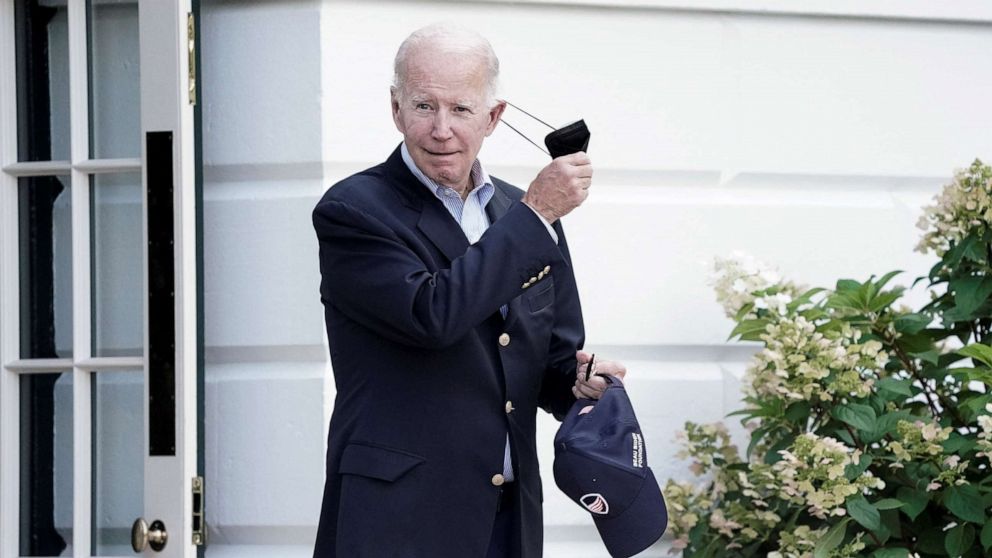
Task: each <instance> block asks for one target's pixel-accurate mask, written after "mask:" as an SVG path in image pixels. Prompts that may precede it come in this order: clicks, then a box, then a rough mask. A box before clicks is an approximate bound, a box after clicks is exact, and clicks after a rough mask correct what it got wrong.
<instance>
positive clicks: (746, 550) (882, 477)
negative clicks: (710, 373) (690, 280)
mask: <svg viewBox="0 0 992 558" xmlns="http://www.w3.org/2000/svg"><path fill="white" fill-rule="evenodd" d="M919 226H920V228H922V229H923V231H924V234H923V237H922V240H921V241H920V244H919V246H918V250H920V251H921V252H923V253H927V254H933V255H934V256H935V257H936V258H938V261H937V263H936V265H934V266H933V268H932V269H931V271H930V273H929V275H928V276H926V277H921V278H919V279H917V280H916V282H917V283H923V284H924V285H925V286H926V288H927V289H928V290H929V293H930V298H931V300H930V302H929V303H927V304H926V305H925V306H923V307H922V308H919V309H918V310H913V309H911V308H909V307H906V306H904V305H901V304H900V299H901V298H902V295H903V293H904V288H903V287H897V286H891V285H890V281H891V280H892V279H893V277H895V276H896V275H897V274H898V272H891V273H887V274H885V275H883V276H881V277H875V276H872V277H870V278H868V279H867V280H865V281H856V280H851V279H841V280H839V281H837V283H836V285H835V286H834V288H833V289H823V288H808V287H805V286H802V285H799V284H796V283H793V282H790V281H788V280H786V279H784V278H783V277H782V276H781V275H780V274H779V273H777V272H776V271H774V270H773V269H770V268H768V267H766V266H764V265H762V264H761V263H759V262H756V261H755V260H753V259H752V258H749V257H747V256H746V255H741V254H737V255H735V256H734V257H732V258H728V259H718V260H717V262H716V266H715V268H716V269H715V274H714V286H715V289H716V294H717V300H718V301H719V302H720V304H721V305H722V306H723V308H724V310H725V312H726V314H727V316H728V317H730V318H731V319H732V320H733V321H734V322H735V323H736V327H735V328H734V329H733V332H732V333H731V338H738V339H740V340H743V341H757V342H760V343H761V350H760V351H759V352H758V353H757V354H756V355H755V356H754V357H753V359H752V360H751V362H750V364H749V366H748V368H747V371H746V374H745V377H744V380H743V384H744V399H743V400H744V409H743V410H741V411H739V412H737V413H733V414H734V415H739V416H740V417H741V419H742V423H743V424H744V425H745V426H746V427H747V429H748V430H749V431H750V443H749V445H748V447H747V448H745V449H744V451H743V453H742V452H740V451H739V450H738V448H736V447H734V446H733V445H732V443H731V438H730V435H729V434H728V432H727V430H726V428H725V427H724V426H723V425H722V424H719V423H717V424H705V425H698V424H693V423H687V424H686V426H685V431H684V432H681V433H680V435H679V437H680V439H681V442H682V445H683V447H684V449H683V451H682V453H681V455H680V456H681V457H683V458H686V459H688V460H690V462H691V464H690V466H689V468H690V470H691V471H692V473H693V474H694V475H696V477H697V478H696V482H675V481H669V482H668V484H667V485H666V487H665V495H666V498H667V500H668V505H669V513H670V526H669V529H670V531H671V532H672V534H673V535H674V536H675V539H676V540H675V545H674V547H675V551H676V552H677V551H679V550H681V551H683V552H684V554H685V556H692V557H699V558H702V557H707V558H708V557H724V556H767V557H768V558H841V557H852V556H869V557H872V558H906V557H909V556H912V557H918V558H922V557H930V556H950V557H958V556H963V557H967V558H979V557H981V556H992V520H990V511H992V510H990V507H992V475H990V459H992V391H990V386H992V346H990V344H992V167H989V166H986V165H983V164H982V163H981V161H977V160H976V161H975V163H974V164H972V165H971V167H970V168H968V169H965V170H963V171H960V172H958V173H957V174H956V175H955V177H954V180H953V182H952V183H951V184H949V185H947V186H945V187H944V189H943V191H942V192H941V193H940V195H939V196H937V197H936V203H935V205H933V206H932V207H928V208H926V212H925V214H924V216H923V218H922V219H921V220H920V223H919Z"/></svg>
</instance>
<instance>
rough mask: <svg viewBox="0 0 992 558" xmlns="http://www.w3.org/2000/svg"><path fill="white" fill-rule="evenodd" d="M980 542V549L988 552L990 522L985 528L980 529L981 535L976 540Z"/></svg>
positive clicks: (989, 545)
mask: <svg viewBox="0 0 992 558" xmlns="http://www.w3.org/2000/svg"><path fill="white" fill-rule="evenodd" d="M978 540H980V541H981V542H982V548H984V549H985V550H986V552H987V551H988V550H989V548H992V522H989V523H986V524H985V527H982V534H981V536H980V537H979V538H978Z"/></svg>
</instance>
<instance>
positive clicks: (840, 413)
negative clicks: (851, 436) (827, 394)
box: [830, 403, 877, 432]
mask: <svg viewBox="0 0 992 558" xmlns="http://www.w3.org/2000/svg"><path fill="white" fill-rule="evenodd" d="M830 415H831V416H832V417H834V418H835V419H837V420H839V421H841V422H844V423H847V424H850V425H851V426H853V427H855V428H857V429H858V430H865V431H868V432H870V431H872V430H873V429H874V428H875V421H876V420H877V417H876V416H875V409H872V408H871V407H869V406H868V405H859V404H858V403H848V404H847V405H838V406H836V407H834V408H833V409H830Z"/></svg>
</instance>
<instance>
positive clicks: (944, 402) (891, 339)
mask: <svg viewBox="0 0 992 558" xmlns="http://www.w3.org/2000/svg"><path fill="white" fill-rule="evenodd" d="M873 329H874V330H875V333H876V334H878V335H880V336H882V337H883V338H884V339H885V340H886V341H887V342H888V343H889V345H891V346H892V349H893V350H894V351H895V352H896V356H898V357H899V360H900V361H901V362H902V364H903V366H904V367H905V368H906V371H907V372H909V374H910V375H911V376H913V379H914V380H916V381H917V382H919V384H920V389H922V390H923V394H924V395H925V396H926V398H927V405H929V406H930V411H931V412H932V413H933V418H934V419H935V420H939V419H940V411H939V410H938V409H937V404H936V402H935V401H934V400H933V397H934V396H936V397H937V399H938V400H940V405H941V407H943V409H944V410H945V411H947V412H948V413H950V414H951V416H953V417H954V420H956V421H957V422H958V423H959V424H961V423H964V418H963V417H962V416H961V415H959V414H958V411H957V405H955V404H954V402H953V401H951V400H949V399H947V398H946V397H945V396H943V395H941V393H940V391H939V390H937V389H934V390H933V391H930V390H929V389H928V385H927V382H926V379H925V378H924V377H923V375H922V374H921V373H920V370H919V368H918V367H917V366H916V362H915V361H914V360H913V359H912V358H911V357H910V356H909V355H908V354H906V352H905V351H903V350H902V347H900V346H899V345H898V344H897V343H896V339H895V336H893V335H891V334H890V333H889V332H887V331H885V330H881V329H879V328H873Z"/></svg>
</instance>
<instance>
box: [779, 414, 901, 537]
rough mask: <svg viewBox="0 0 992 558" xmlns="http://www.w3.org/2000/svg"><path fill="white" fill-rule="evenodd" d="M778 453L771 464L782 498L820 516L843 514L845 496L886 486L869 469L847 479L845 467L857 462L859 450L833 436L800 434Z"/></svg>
mask: <svg viewBox="0 0 992 558" xmlns="http://www.w3.org/2000/svg"><path fill="white" fill-rule="evenodd" d="M779 453H780V454H781V455H782V460H781V461H779V462H777V463H775V465H773V468H774V470H775V472H776V473H778V474H779V478H780V479H781V481H782V494H781V496H782V498H784V499H786V500H789V501H791V502H793V503H794V504H798V505H806V506H808V510H809V513H810V514H812V515H813V516H815V517H818V518H820V519H825V518H827V517H829V516H832V515H833V516H841V515H844V514H845V513H846V510H845V509H844V501H845V500H846V499H847V498H848V496H853V495H854V494H858V493H860V492H862V491H864V490H866V489H873V488H874V489H879V490H880V489H882V488H885V482H884V481H882V479H879V478H876V477H875V476H874V475H872V474H871V471H865V472H864V473H862V475H861V476H860V477H858V478H857V479H855V480H853V481H852V480H848V479H847V477H845V476H844V469H845V468H846V467H847V466H848V465H850V464H852V463H857V462H858V460H859V459H860V455H861V454H860V452H857V451H855V450H853V449H851V448H849V447H847V446H845V445H844V444H842V443H841V442H838V441H837V440H835V439H833V438H829V437H821V436H817V435H816V434H812V433H807V434H803V435H801V436H799V437H798V438H796V441H795V442H794V443H793V445H792V447H790V448H789V449H788V450H783V451H781V452H779Z"/></svg>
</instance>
